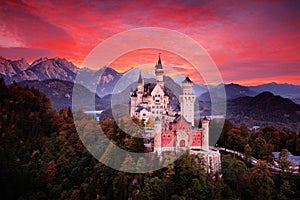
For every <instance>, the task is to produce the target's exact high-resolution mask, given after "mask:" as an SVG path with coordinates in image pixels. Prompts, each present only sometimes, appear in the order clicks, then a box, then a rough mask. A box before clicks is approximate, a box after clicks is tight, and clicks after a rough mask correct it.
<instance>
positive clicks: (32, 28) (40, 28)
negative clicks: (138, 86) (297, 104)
mask: <svg viewBox="0 0 300 200" xmlns="http://www.w3.org/2000/svg"><path fill="white" fill-rule="evenodd" d="M149 26H154V27H163V28H168V29H172V30H176V31H179V32H181V33H184V34H186V35H188V36H189V37H191V38H193V39H194V40H196V41H197V42H198V43H199V44H201V45H202V46H203V47H204V48H205V49H206V50H207V51H208V53H209V54H210V56H211V57H212V59H213V60H214V61H215V63H216V65H217V66H218V68H219V70H220V72H221V74H222V77H223V80H224V81H225V82H226V83H230V82H234V83H240V84H244V85H256V84H260V83H267V82H272V81H274V82H278V83H284V82H288V83H292V84H297V85H300V66H299V65H300V56H299V55H300V2H299V1H276V0H275V1H273V0H272V1H262V2H261V1H223V0H220V1H209V0H207V1H205V0H183V1H172V0H169V1H162V0H160V1H155V0H151V1H127V0H123V1H119V2H118V1H103V0H101V1H88V0H86V1H60V0H59V1H39V0H36V1H27V0H24V1H1V2H0V30H1V31H0V55H1V56H3V57H6V58H9V59H20V58H22V57H24V58H25V59H26V60H27V61H28V62H32V61H33V60H35V59H37V58H40V57H44V56H46V57H64V58H66V59H68V60H69V61H72V62H73V63H74V64H76V65H77V66H79V67H80V66H81V63H82V62H83V60H84V58H85V57H86V56H87V55H88V53H89V52H90V51H91V50H92V49H93V48H94V47H95V46H97V45H98V44H99V43H101V42H102V41H105V40H106V39H108V38H109V37H111V36H113V35H114V34H117V33H120V32H122V31H126V30H130V29H132V28H139V27H149ZM111 48H117V47H111ZM157 52H158V51H151V50H148V51H147V50H141V51H138V52H133V53H130V54H126V55H124V56H123V57H121V58H119V59H118V60H116V62H114V63H113V64H112V67H113V68H115V69H117V70H118V71H122V70H126V69H129V68H131V67H134V66H135V64H143V63H149V62H153V63H155V62H156V59H157V56H154V55H157ZM191 53H192V52H191ZM162 57H163V64H164V65H171V66H176V65H178V66H186V67H183V68H185V69H186V70H183V71H184V74H188V73H192V71H190V72H189V71H188V69H189V67H187V66H188V64H187V63H184V60H182V59H180V58H178V57H176V56H174V55H171V54H168V53H165V54H164V55H162ZM193 78H194V80H196V81H198V82H201V78H199V79H197V77H193Z"/></svg>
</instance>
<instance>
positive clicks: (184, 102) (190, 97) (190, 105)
mask: <svg viewBox="0 0 300 200" xmlns="http://www.w3.org/2000/svg"><path fill="white" fill-rule="evenodd" d="M179 98H180V110H181V116H183V117H184V118H185V119H186V120H187V121H188V122H190V123H191V124H192V126H194V103H195V100H196V95H195V94H193V82H192V81H191V79H190V78H189V77H186V78H185V79H184V81H183V82H182V94H181V95H180V96H179Z"/></svg>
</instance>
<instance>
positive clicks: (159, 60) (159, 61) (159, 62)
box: [157, 53, 161, 64]
mask: <svg viewBox="0 0 300 200" xmlns="http://www.w3.org/2000/svg"><path fill="white" fill-rule="evenodd" d="M157 63H158V64H161V59H160V53H159V54H158V62H157Z"/></svg>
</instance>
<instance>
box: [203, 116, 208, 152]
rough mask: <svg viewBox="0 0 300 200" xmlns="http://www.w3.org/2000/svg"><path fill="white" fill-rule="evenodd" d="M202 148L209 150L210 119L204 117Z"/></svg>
mask: <svg viewBox="0 0 300 200" xmlns="http://www.w3.org/2000/svg"><path fill="white" fill-rule="evenodd" d="M202 129H203V130H202V149H203V150H205V151H208V150H209V120H208V119H207V118H206V117H204V118H203V119H202Z"/></svg>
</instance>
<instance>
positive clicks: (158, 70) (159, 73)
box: [155, 55, 164, 88]
mask: <svg viewBox="0 0 300 200" xmlns="http://www.w3.org/2000/svg"><path fill="white" fill-rule="evenodd" d="M155 75H156V83H157V84H158V85H160V86H161V87H162V88H164V78H163V77H164V70H163V67H162V64H161V59H160V55H159V56H158V61H157V63H156V65H155Z"/></svg>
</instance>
